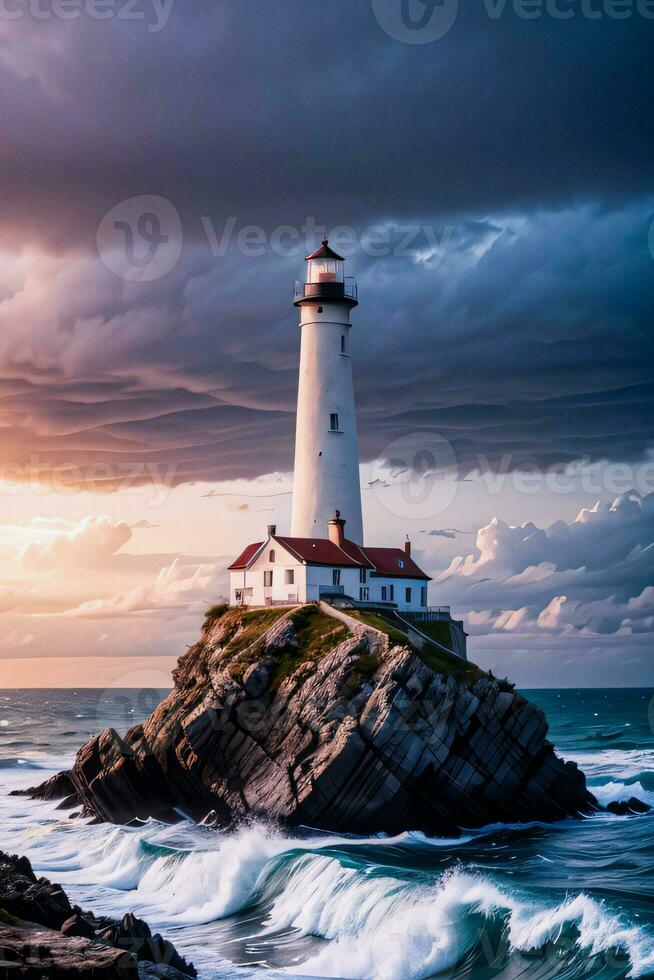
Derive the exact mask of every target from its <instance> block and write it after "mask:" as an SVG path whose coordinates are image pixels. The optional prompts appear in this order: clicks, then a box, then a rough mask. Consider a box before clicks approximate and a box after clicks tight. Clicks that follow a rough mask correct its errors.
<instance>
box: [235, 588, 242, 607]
mask: <svg viewBox="0 0 654 980" xmlns="http://www.w3.org/2000/svg"><path fill="white" fill-rule="evenodd" d="M234 600H235V601H236V602H237V603H238V604H239V605H240V604H241V603H242V602H243V589H237V590H236V592H235V593H234Z"/></svg>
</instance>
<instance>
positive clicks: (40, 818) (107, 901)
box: [0, 689, 654, 980]
mask: <svg viewBox="0 0 654 980" xmlns="http://www.w3.org/2000/svg"><path fill="white" fill-rule="evenodd" d="M526 693H527V694H528V696H529V697H530V698H531V699H532V700H533V701H535V702H536V703H537V704H539V705H540V706H541V707H542V708H543V709H544V710H545V712H546V714H547V717H548V719H549V722H550V737H551V739H552V741H553V742H554V744H555V745H556V747H557V749H558V750H559V752H560V753H561V754H562V755H563V756H564V757H565V758H567V759H574V760H575V761H576V762H578V764H579V765H580V766H581V768H582V769H583V770H584V771H585V773H586V774H587V776H588V782H589V785H590V788H591V790H592V791H593V793H595V795H596V796H597V797H598V799H600V801H602V802H604V803H607V802H609V801H611V800H621V799H628V798H629V797H630V796H637V797H639V798H640V799H641V800H644V801H645V802H648V803H650V804H652V805H654V732H653V730H652V724H653V721H654V710H653V705H654V691H651V690H624V689H622V690H585V691H574V690H564V691H530V692H526ZM162 694H163V692H159V693H156V692H137V691H110V692H106V691H105V692H99V691H89V690H80V691H79V692H73V691H43V690H41V691H6V692H2V693H0V807H1V809H2V813H1V814H0V848H1V849H3V850H8V851H11V852H13V853H19V854H26V855H27V856H28V857H29V858H30V860H31V862H32V864H33V866H34V868H35V870H36V871H37V872H38V873H39V874H43V875H45V876H47V877H48V878H50V879H51V880H53V881H57V882H60V883H61V884H62V885H63V887H64V888H65V890H66V891H67V893H68V895H69V896H70V898H71V901H73V902H74V903H79V904H80V905H82V906H83V907H84V908H87V909H89V910H92V911H94V912H96V913H101V914H107V915H113V916H121V915H122V914H124V913H125V912H127V911H134V912H136V913H137V915H139V916H141V917H143V918H145V919H147V921H148V922H149V923H150V925H151V926H152V927H153V928H154V929H156V930H160V931H162V932H164V933H165V935H166V936H167V937H168V938H170V939H171V940H172V941H173V942H174V943H175V945H176V946H177V947H178V949H179V950H180V952H182V953H183V954H184V955H185V956H187V957H188V958H190V959H192V960H193V961H194V962H195V965H196V967H197V968H198V973H199V975H200V977H201V978H203V980H218V978H221V980H223V978H239V977H243V978H250V977H258V978H261V977H267V978H268V980H272V978H279V977H285V978H289V977H332V978H352V980H354V978H375V980H377V978H379V980H420V978H426V977H432V976H448V977H453V978H454V977H457V978H463V977H466V978H472V980H482V978H484V980H485V978H491V977H494V978H495V977H497V978H502V980H517V978H525V980H554V978H556V980H568V978H569V980H573V978H591V977H592V978H601V980H609V978H619V977H644V976H648V975H654V811H653V813H652V815H649V814H646V815H643V816H634V817H628V818H621V817H615V816H612V815H609V814H600V815H597V816H593V817H590V818H585V819H582V820H565V821H562V822H560V823H557V824H554V825H546V824H539V823H533V824H529V825H519V824H515V825H513V824H498V825H496V826H492V827H485V828H483V829H481V830H466V829H465V828H463V829H462V832H461V836H460V837H458V838H456V839H443V838H427V837H425V836H424V835H422V834H420V833H411V832H409V833H406V834H402V835H400V836H398V837H393V838H388V837H383V836H380V837H373V838H365V839H364V838H360V837H355V836H351V837H348V836H345V837H343V836H341V837H336V836H331V835H329V834H324V833H319V832H317V831H315V830H312V829H311V828H303V829H302V830H300V831H297V832H296V833H294V834H293V835H290V834H283V833H281V832H280V831H279V830H278V829H277V828H275V827H273V826H267V825H265V824H253V825H249V826H246V827H243V828H242V829H240V830H238V831H236V832H234V833H230V834H222V833H218V832H216V831H215V830H213V829H211V828H209V827H205V826H201V825H197V824H194V823H193V822H191V821H190V820H188V819H185V818H184V816H183V814H180V818H181V819H180V823H178V824H176V825H175V826H167V825H164V824H161V823H158V822H157V821H154V820H151V821H148V822H147V823H144V824H142V825H140V826H137V827H113V826H108V825H100V826H90V825H89V823H88V822H87V821H81V820H74V819H73V820H71V819H70V815H69V814H68V813H66V812H63V811H58V810H57V809H56V806H57V804H56V803H44V802H41V801H32V800H29V799H27V798H25V797H12V796H9V795H8V794H9V792H10V791H11V790H12V789H19V788H24V787H27V786H30V785H34V784H37V783H39V782H41V781H43V780H45V779H47V778H48V776H50V775H51V774H52V773H54V772H56V771H58V770H59V769H61V768H63V767H67V766H69V765H70V764H71V762H72V760H73V758H74V754H75V752H76V750H77V749H78V748H79V747H80V746H81V745H82V744H83V743H84V741H86V739H87V738H88V737H89V736H91V735H92V734H94V733H95V732H97V731H98V730H99V729H101V728H105V727H108V726H113V727H115V728H117V729H118V730H122V731H125V730H126V729H127V728H128V727H130V726H131V725H132V724H134V723H135V722H136V721H138V720H140V719H142V718H143V717H145V716H146V715H147V714H148V713H149V712H150V711H151V710H152V709H153V707H154V706H155V704H156V702H157V700H158V698H159V696H160V695H162Z"/></svg>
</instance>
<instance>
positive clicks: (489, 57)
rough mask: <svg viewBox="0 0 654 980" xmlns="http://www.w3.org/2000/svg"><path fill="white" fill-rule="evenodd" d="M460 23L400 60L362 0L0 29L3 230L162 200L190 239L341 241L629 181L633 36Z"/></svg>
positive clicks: (58, 226)
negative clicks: (311, 236)
mask: <svg viewBox="0 0 654 980" xmlns="http://www.w3.org/2000/svg"><path fill="white" fill-rule="evenodd" d="M460 6H461V9H460V10H459V15H458V18H457V21H456V23H455V25H454V27H453V28H452V30H451V31H450V32H449V33H448V34H447V35H446V36H445V37H444V38H442V39H441V40H440V41H438V42H436V43H433V44H425V45H418V46H416V45H409V44H402V43H399V42H398V41H395V40H393V39H391V38H389V37H388V36H387V35H386V34H385V33H384V32H383V31H382V30H381V28H380V27H379V25H378V24H377V22H376V21H375V19H374V16H373V13H372V5H371V4H369V3H368V2H366V0H362V2H360V3H356V4H353V3H350V2H345V0H336V2H334V3H331V4H329V5H327V4H323V3H318V2H308V3H304V2H303V3H300V2H289V0H275V2H262V0H239V3H237V4H232V3H226V2H212V3H210V4H203V5H201V4H192V5H189V4H188V3H181V2H178V3H177V4H176V6H175V7H174V9H173V13H172V15H171V17H170V19H169V21H168V23H167V24H166V26H165V27H164V29H163V30H161V31H160V32H159V33H156V34H151V33H148V31H147V28H146V26H145V24H142V23H139V22H132V21H120V20H118V19H112V20H107V21H95V20H92V19H90V18H89V17H84V16H82V17H80V18H79V19H77V20H74V21H60V20H59V21H57V20H56V19H52V20H49V21H35V20H33V19H30V18H29V17H25V18H23V19H21V20H18V21H13V22H9V23H6V24H5V25H4V26H5V27H7V28H10V29H11V35H10V36H9V34H8V37H7V40H6V41H5V42H4V43H5V47H6V53H5V57H4V58H2V59H1V60H0V65H2V66H3V67H2V68H1V69H0V84H1V87H2V92H3V115H4V119H5V123H4V125H5V130H6V131H8V132H9V133H10V134H11V138H10V139H9V140H7V141H6V142H5V141H3V149H2V159H3V162H4V193H3V207H2V212H3V222H4V224H5V225H6V224H9V225H10V226H15V225H19V226H21V227H22V228H23V229H25V232H26V233H30V234H35V235H44V236H46V237H48V239H49V240H50V241H52V242H55V243H57V244H59V245H60V246H64V245H65V244H66V243H69V242H71V241H75V240H77V241H81V243H82V244H85V245H89V244H92V242H93V236H94V231H95V227H96V226H97V224H98V221H99V219H100V217H101V216H102V214H104V213H105V211H106V210H107V209H108V208H110V207H111V206H112V205H113V204H115V203H117V202H118V201H120V200H121V199H122V198H124V197H127V196H130V195H133V194H138V193H161V194H163V195H164V196H167V197H170V198H171V200H173V201H175V203H176V205H177V206H178V207H179V208H180V210H181V211H182V213H183V215H184V217H185V220H186V223H187V226H188V230H189V232H190V233H195V234H199V233H200V226H199V216H200V215H203V214H211V215H214V216H215V217H216V218H221V217H223V216H227V215H230V214H234V215H238V216H239V217H240V218H241V219H242V220H243V221H249V220H253V221H255V222H256V223H259V224H264V225H267V226H274V225H276V224H278V223H286V222H290V223H293V224H297V223H298V222H300V220H301V219H302V218H303V217H305V216H306V215H308V214H309V215H310V214H315V215H317V216H318V217H319V218H321V219H323V220H327V221H329V222H331V223H339V222H343V221H345V222H348V223H351V222H355V223H361V222H369V221H371V220H376V219H377V218H378V217H379V216H388V215H411V216H412V217H414V218H416V217H421V216H424V215H425V214H428V215H435V214H441V215H445V214H450V213H453V212H459V213H460V212H470V211H479V210H480V209H481V210H482V211H485V210H488V209H496V208H500V209H505V208H507V207H520V208H530V207H533V206H535V205H547V204H555V205H556V204H560V203H561V202H563V201H566V200H570V199H571V197H573V196H575V195H577V196H584V197H588V196H599V197H602V196H606V197H611V198H613V197H615V196H616V195H617V196H633V195H634V194H637V193H638V192H640V191H642V190H643V188H645V187H646V186H647V185H648V183H649V172H650V163H651V151H652V134H651V128H650V127H649V126H647V125H646V120H647V118H648V115H649V112H650V107H651V101H652V87H653V85H654V81H653V80H652V74H651V72H650V71H649V67H650V56H651V40H652V33H653V30H654V22H652V21H647V20H644V19H643V18H642V17H639V16H637V15H636V14H634V15H633V16H632V17H631V18H629V19H626V20H615V19H610V18H608V17H604V18H600V19H599V20H597V21H591V20H588V19H585V18H584V17H583V16H577V17H576V18H574V19H573V20H564V21H561V20H558V21H557V20H555V19H553V18H552V17H550V16H543V17H542V18H541V19H539V20H523V19H521V18H520V17H518V16H517V15H516V14H515V12H514V11H513V9H512V8H511V5H510V4H509V5H507V7H506V9H505V11H504V13H503V15H502V16H501V17H500V18H499V19H492V18H491V17H489V15H488V12H487V8H486V6H485V5H484V4H483V3H481V2H478V3H466V4H461V5H460ZM1 26H2V25H0V27H1ZM12 53H13V55H14V56H13V57H11V55H12Z"/></svg>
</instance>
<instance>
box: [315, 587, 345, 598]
mask: <svg viewBox="0 0 654 980" xmlns="http://www.w3.org/2000/svg"><path fill="white" fill-rule="evenodd" d="M318 595H320V596H323V595H345V586H344V585H319V586H318Z"/></svg>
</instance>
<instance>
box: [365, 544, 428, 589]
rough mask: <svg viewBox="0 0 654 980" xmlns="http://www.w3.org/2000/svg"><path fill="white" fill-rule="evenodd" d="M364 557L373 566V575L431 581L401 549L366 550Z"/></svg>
mask: <svg viewBox="0 0 654 980" xmlns="http://www.w3.org/2000/svg"><path fill="white" fill-rule="evenodd" d="M365 550H366V555H367V556H368V558H369V559H370V561H371V562H372V563H373V565H374V566H375V571H374V573H373V575H375V576H380V575H391V576H392V577H393V578H424V579H428V580H429V581H431V579H430V578H429V575H425V573H424V572H423V571H422V569H421V568H419V567H418V565H416V563H415V562H414V560H413V558H412V557H411V556H410V555H407V553H406V552H405V551H403V550H402V548H366V549H365Z"/></svg>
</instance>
